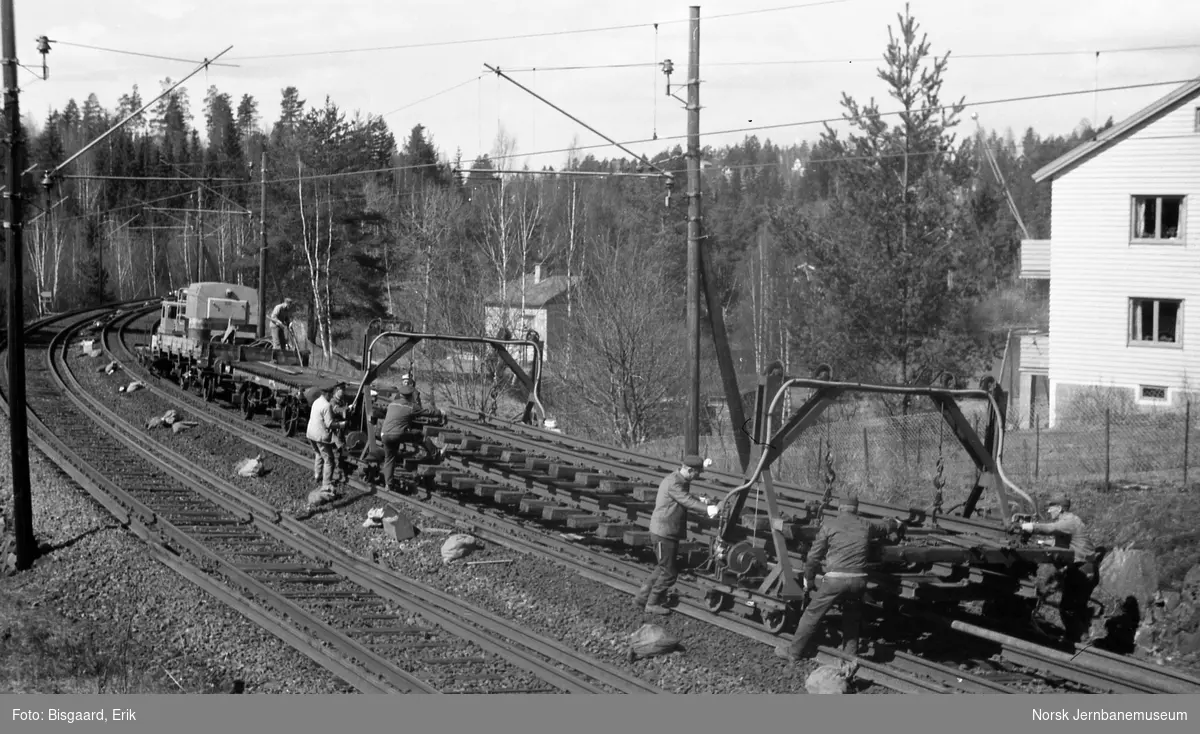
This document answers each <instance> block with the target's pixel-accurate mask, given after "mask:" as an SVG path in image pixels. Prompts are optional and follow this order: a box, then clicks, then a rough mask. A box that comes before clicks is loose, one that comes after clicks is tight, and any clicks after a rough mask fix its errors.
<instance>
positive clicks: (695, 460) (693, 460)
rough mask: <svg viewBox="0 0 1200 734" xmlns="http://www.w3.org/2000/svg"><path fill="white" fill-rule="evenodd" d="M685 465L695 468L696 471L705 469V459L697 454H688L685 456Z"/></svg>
mask: <svg viewBox="0 0 1200 734" xmlns="http://www.w3.org/2000/svg"><path fill="white" fill-rule="evenodd" d="M683 465H684V466H686V467H688V468H689V469H695V470H696V471H703V470H704V459H701V458H700V457H699V456H697V455H696V454H688V455H687V456H685V457H683Z"/></svg>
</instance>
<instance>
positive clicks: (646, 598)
mask: <svg viewBox="0 0 1200 734" xmlns="http://www.w3.org/2000/svg"><path fill="white" fill-rule="evenodd" d="M711 463H712V462H711V461H710V460H705V459H701V458H700V457H699V456H697V455H695V454H689V455H687V456H685V457H683V461H682V462H681V464H680V466H679V468H678V469H676V470H675V471H672V472H671V473H670V474H668V475H667V476H665V477H663V480H662V481H661V482H659V484H658V496H657V497H656V498H655V500H654V513H653V514H652V515H650V541H651V542H652V543H653V544H654V555H655V557H656V558H657V559H658V565H656V566H655V567H654V571H653V572H651V574H650V577H649V578H647V579H646V581H645V582H644V583H643V584H642V586H641V588H640V589H638V592H637V594H636V595H635V596H634V598H633V599H634V603H635V604H636V605H637V606H639V607H640V606H642V605H645V610H646V611H647V612H650V613H652V614H670V613H671V610H670V609H668V608H667V607H665V606H664V602H665V601H666V599H667V592H668V591H669V590H670V589H671V587H672V586H674V585H675V579H677V578H678V577H679V568H678V552H679V541H681V540H683V539H684V538H686V537H687V511H688V510H694V511H695V512H702V513H704V514H705V515H707V516H708V517H716V515H717V512H718V511H719V508H718V506H717V505H715V504H710V503H709V502H708V501H707V500H704V499H701V498H699V497H695V496H693V495H692V494H691V493H690V492H689V491H688V490H689V489H690V487H691V484H692V481H693V480H695V479H696V478H697V477H699V476H700V472H702V471H704V469H705V468H706V467H707V465H708V464H711Z"/></svg>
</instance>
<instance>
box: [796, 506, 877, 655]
mask: <svg viewBox="0 0 1200 734" xmlns="http://www.w3.org/2000/svg"><path fill="white" fill-rule="evenodd" d="M900 527H901V525H900V522H899V521H898V520H889V521H887V522H872V521H870V520H867V519H866V518H863V517H860V516H859V514H858V497H857V496H855V495H848V496H846V497H843V498H842V500H841V502H840V504H839V505H838V514H837V516H836V517H833V518H829V519H826V520H825V521H824V522H822V523H821V529H820V530H818V531H817V537H816V539H815V540H814V541H813V544H812V548H811V549H810V550H809V551H808V557H807V559H806V564H805V568H804V590H805V591H809V590H811V589H812V588H813V587H814V586H815V584H816V578H817V569H818V568H820V567H824V568H825V575H824V576H823V577H822V579H821V586H820V588H818V589H817V590H816V591H815V592H814V593H813V595H812V598H811V599H810V600H809V602H808V606H806V607H805V608H804V614H803V615H801V616H800V621H799V623H797V625H796V636H795V637H794V638H792V643H791V644H790V645H783V644H780V645H779V646H777V647H776V648H775V655H776V656H777V657H781V658H783V659H784V660H789V661H792V662H795V661H797V660H800V659H802V658H804V657H808V656H809V651H808V649H807V648H808V644H809V642H810V641H811V640H812V637H813V635H814V634H815V633H816V631H817V625H818V624H820V623H821V620H822V619H823V618H824V617H825V613H826V612H828V611H829V608H830V607H832V606H833V605H834V604H835V603H838V602H841V607H842V650H843V651H844V652H846V653H849V654H850V655H858V630H859V623H860V622H861V620H862V606H863V596H864V595H865V594H866V592H867V557H868V555H869V553H870V548H871V543H872V542H874V541H878V540H882V539H884V538H886V537H887V536H888V534H889V533H890V532H892V531H893V530H898V529H899V528H900Z"/></svg>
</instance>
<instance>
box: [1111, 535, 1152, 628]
mask: <svg viewBox="0 0 1200 734" xmlns="http://www.w3.org/2000/svg"><path fill="white" fill-rule="evenodd" d="M1097 590H1098V592H1099V593H1100V594H1101V595H1102V596H1104V597H1108V598H1109V599H1112V600H1115V601H1117V602H1118V603H1120V602H1123V601H1124V600H1125V599H1127V598H1128V597H1133V598H1134V599H1136V600H1137V602H1138V606H1139V607H1140V608H1141V610H1142V611H1143V612H1144V611H1145V610H1146V609H1148V608H1149V607H1150V605H1151V604H1152V603H1153V602H1154V595H1155V593H1156V592H1157V591H1158V563H1157V562H1156V561H1155V559H1154V554H1153V553H1151V552H1150V551H1145V550H1128V549H1124V548H1117V549H1115V550H1112V551H1110V552H1109V553H1108V554H1107V555H1105V556H1104V560H1103V561H1101V562H1100V585H1099V587H1098V589H1097Z"/></svg>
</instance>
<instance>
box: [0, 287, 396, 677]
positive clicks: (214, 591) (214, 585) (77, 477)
mask: <svg viewBox="0 0 1200 734" xmlns="http://www.w3.org/2000/svg"><path fill="white" fill-rule="evenodd" d="M92 310H93V309H89V310H85V311H82V312H71V313H68V314H58V315H55V316H53V317H49V318H47V319H42V320H40V321H38V322H35V323H34V324H31V325H30V327H29V328H30V329H31V330H34V329H40V328H43V327H45V326H47V325H49V324H51V323H54V322H56V321H61V320H66V319H68V318H73V317H78V314H79V313H89V312H90V311H92ZM0 348H3V349H4V351H6V352H7V343H4V344H3V345H2V346H0ZM0 409H2V410H3V411H4V413H5V415H8V411H9V406H8V401H7V400H6V399H3V400H0ZM29 423H30V427H31V428H33V429H34V431H33V433H32V435H31V436H30V438H31V440H32V441H33V442H34V445H35V446H37V447H38V449H40V450H41V451H42V452H43V453H44V454H45V455H46V456H47V458H49V459H50V460H51V461H52V462H54V463H55V464H56V465H58V466H59V467H60V468H62V470H63V471H64V472H65V473H66V474H67V475H68V476H70V477H71V478H72V479H73V480H74V481H75V482H76V483H77V484H78V485H79V486H80V487H81V488H83V489H84V491H86V492H87V493H88V494H89V495H90V496H91V497H92V498H93V499H95V500H96V501H97V502H98V503H99V504H100V505H101V506H103V507H104V508H105V509H106V510H107V511H108V512H109V513H111V514H112V516H113V517H114V518H116V520H117V521H118V523H120V525H121V527H123V528H125V529H127V530H129V531H130V532H131V533H132V534H133V535H134V536H136V537H137V538H139V539H141V540H142V541H144V542H145V543H146V546H147V547H148V548H149V550H150V553H151V555H152V556H153V557H154V558H155V559H156V560H158V561H160V562H161V563H163V564H164V565H165V566H167V567H168V568H170V569H171V570H172V571H174V572H176V573H177V574H179V575H180V576H181V577H182V578H184V579H185V580H187V581H188V582H190V583H192V584H194V585H195V586H196V587H198V588H200V589H202V590H204V591H206V592H208V593H209V594H210V595H211V596H213V597H214V598H215V599H217V600H218V601H220V602H222V603H224V604H225V605H226V606H228V607H229V608H231V609H233V610H234V611H236V612H237V613H239V614H241V615H242V616H243V617H245V618H246V619H247V620H249V621H251V622H252V623H254V624H256V625H258V626H259V627H261V628H262V629H264V630H266V631H267V632H269V633H270V634H272V635H274V636H275V637H276V638H277V639H279V640H280V641H282V642H283V643H284V644H286V645H288V646H289V647H291V648H293V649H295V650H296V651H298V652H300V653H301V654H303V655H305V656H306V657H308V658H309V659H311V660H313V661H314V662H315V663H317V664H318V665H321V666H322V667H323V668H325V669H326V670H328V671H329V672H331V673H333V674H334V675H336V676H337V677H338V678H340V679H342V680H343V681H346V682H347V683H349V684H350V685H352V686H354V687H355V688H356V689H357V690H359V691H361V692H363V693H386V692H392V691H395V690H396V689H395V688H393V687H392V686H389V685H386V684H384V683H383V682H381V681H380V680H379V679H378V678H377V677H376V676H374V675H373V674H371V673H369V672H367V671H365V670H364V669H363V667H362V666H361V665H359V664H357V663H355V662H354V661H353V660H352V659H351V658H349V657H347V656H345V655H343V654H333V653H332V651H331V649H330V648H329V647H326V646H325V645H323V644H320V643H319V642H318V640H317V639H316V638H314V637H313V636H312V635H310V634H307V633H305V632H302V631H301V630H299V629H297V628H296V627H295V626H294V625H293V624H290V623H289V622H288V621H287V620H286V619H285V618H283V617H282V616H280V615H279V614H278V613H277V612H276V611H274V610H271V609H268V608H266V607H264V606H262V605H261V604H258V603H256V602H254V601H253V600H252V599H249V598H246V597H245V596H244V594H243V593H237V592H234V591H232V590H231V589H230V588H229V587H228V586H227V585H225V584H222V583H220V582H219V581H218V580H217V579H215V578H213V577H212V576H211V575H210V574H209V573H208V572H207V571H205V570H204V568H202V567H201V566H199V565H197V564H195V563H192V562H190V561H188V560H186V559H185V558H184V557H182V556H181V555H179V554H178V553H176V552H175V551H174V550H172V549H171V548H170V547H169V545H168V544H167V542H165V540H164V537H163V535H164V533H163V531H164V529H165V525H164V524H163V523H162V522H160V521H159V520H158V518H156V517H154V515H153V513H152V512H150V511H149V508H145V507H144V505H141V503H140V502H138V501H137V500H136V499H135V498H133V497H132V496H131V495H129V494H128V493H127V492H125V490H123V489H121V488H120V487H118V486H116V485H115V484H113V483H112V482H110V481H109V480H108V479H106V478H105V477H104V476H103V475H102V474H100V473H99V472H97V471H95V470H94V469H92V468H91V467H90V466H89V464H88V462H87V461H86V460H84V459H83V457H81V456H80V455H79V453H78V452H77V451H74V450H72V449H70V448H68V447H67V445H66V444H65V443H64V442H63V441H62V440H60V439H59V438H58V437H57V436H55V435H54V433H53V432H52V431H51V430H50V429H49V428H48V427H47V426H46V425H45V424H44V423H43V422H42V420H41V419H40V418H39V417H38V416H37V415H35V414H31V415H30V416H29ZM139 505H141V506H140V507H139ZM147 516H149V517H151V518H153V519H152V520H151V521H150V522H145V521H144V520H143V518H145V517H147ZM207 560H210V561H211V560H212V559H211V558H208V559H207Z"/></svg>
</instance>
